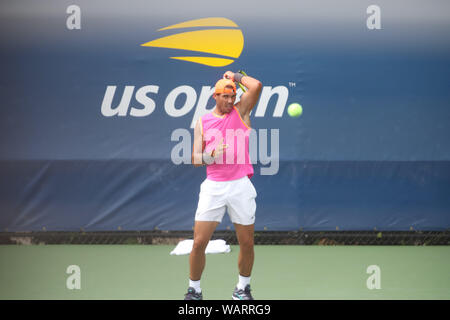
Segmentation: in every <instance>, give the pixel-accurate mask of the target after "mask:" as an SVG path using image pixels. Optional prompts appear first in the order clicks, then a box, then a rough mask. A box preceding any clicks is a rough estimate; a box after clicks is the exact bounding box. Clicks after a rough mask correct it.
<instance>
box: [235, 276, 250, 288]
mask: <svg viewBox="0 0 450 320" xmlns="http://www.w3.org/2000/svg"><path fill="white" fill-rule="evenodd" d="M248 284H250V277H243V276H241V275H239V282H238V284H237V286H236V287H237V288H238V290H244V289H245V287H246V286H247V285H248Z"/></svg>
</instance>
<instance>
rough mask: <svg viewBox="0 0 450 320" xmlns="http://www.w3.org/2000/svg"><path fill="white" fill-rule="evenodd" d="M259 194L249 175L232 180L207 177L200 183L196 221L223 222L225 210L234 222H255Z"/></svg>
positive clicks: (249, 223) (244, 223) (247, 223)
mask: <svg viewBox="0 0 450 320" xmlns="http://www.w3.org/2000/svg"><path fill="white" fill-rule="evenodd" d="M256 196H257V193H256V190H255V187H254V186H253V184H252V182H251V181H250V179H249V178H248V177H247V176H244V177H243V178H240V179H237V180H231V181H213V180H209V179H205V181H203V183H202V184H201V185H200V194H199V198H198V206H197V211H196V213H195V221H217V222H219V223H220V222H222V218H223V216H224V214H225V210H226V209H227V208H228V215H229V216H230V220H231V222H233V223H237V224H242V225H251V224H254V223H255V212H256V201H255V198H256Z"/></svg>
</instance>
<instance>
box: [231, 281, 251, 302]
mask: <svg viewBox="0 0 450 320" xmlns="http://www.w3.org/2000/svg"><path fill="white" fill-rule="evenodd" d="M250 291H251V289H250V285H249V284H248V285H246V286H245V289H244V290H242V289H238V288H237V287H236V288H235V289H234V292H233V296H232V297H233V300H254V299H253V297H252V294H251V292H250Z"/></svg>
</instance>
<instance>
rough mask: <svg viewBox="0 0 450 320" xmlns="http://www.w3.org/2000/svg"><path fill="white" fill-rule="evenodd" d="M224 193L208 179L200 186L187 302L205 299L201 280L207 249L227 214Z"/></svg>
mask: <svg viewBox="0 0 450 320" xmlns="http://www.w3.org/2000/svg"><path fill="white" fill-rule="evenodd" d="M224 193H225V191H224V190H223V188H222V187H221V186H220V185H219V184H218V183H216V182H215V181H210V180H207V179H206V180H205V181H204V182H203V183H202V185H201V186H200V195H199V200H198V206H197V211H196V213H195V225H194V244H193V246H192V251H191V254H190V256H189V267H190V269H189V287H188V293H187V294H186V295H185V300H200V299H203V295H202V290H201V287H200V278H201V276H202V273H203V269H204V268H205V262H206V256H205V249H206V247H207V245H208V242H209V240H210V239H211V236H212V234H213V233H214V230H215V229H216V227H217V225H218V224H219V223H220V222H221V221H222V218H223V215H224V214H225V210H226V206H225V199H224Z"/></svg>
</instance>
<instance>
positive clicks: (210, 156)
mask: <svg viewBox="0 0 450 320" xmlns="http://www.w3.org/2000/svg"><path fill="white" fill-rule="evenodd" d="M214 151H215V150H213V152H211V154H209V153H207V152H203V154H202V159H203V162H204V163H206V164H213V162H214Z"/></svg>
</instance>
